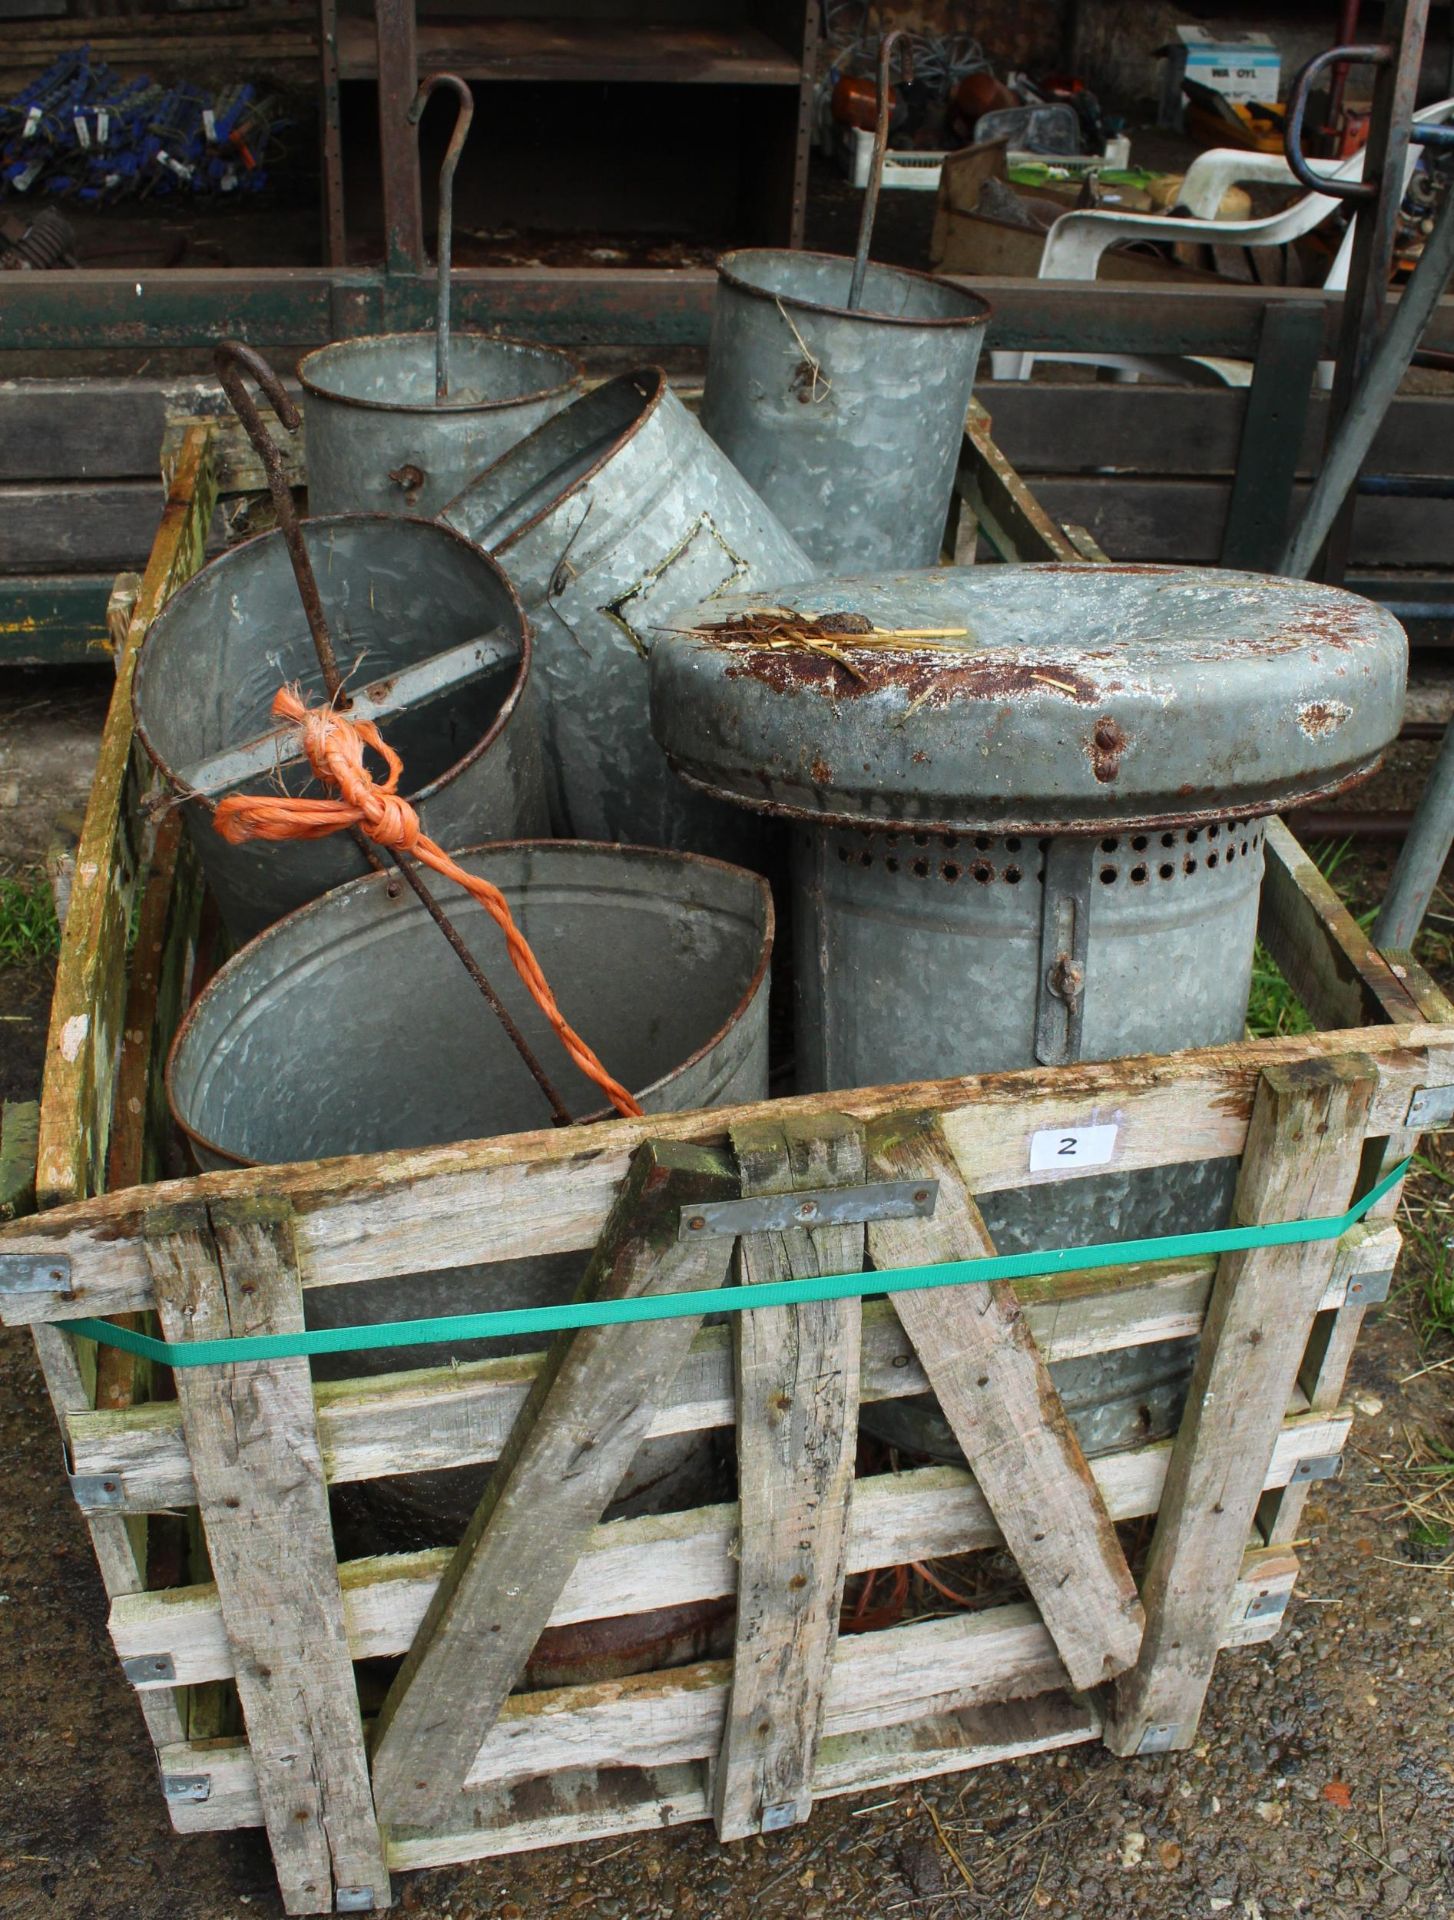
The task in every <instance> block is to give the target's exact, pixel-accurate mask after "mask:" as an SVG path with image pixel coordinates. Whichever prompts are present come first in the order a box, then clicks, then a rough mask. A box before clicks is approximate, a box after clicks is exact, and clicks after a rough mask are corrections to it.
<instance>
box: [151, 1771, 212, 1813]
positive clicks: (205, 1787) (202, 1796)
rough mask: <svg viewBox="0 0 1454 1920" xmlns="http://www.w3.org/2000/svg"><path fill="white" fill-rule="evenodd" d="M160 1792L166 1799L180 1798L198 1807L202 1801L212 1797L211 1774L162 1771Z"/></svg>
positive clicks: (189, 1804)
mask: <svg viewBox="0 0 1454 1920" xmlns="http://www.w3.org/2000/svg"><path fill="white" fill-rule="evenodd" d="M162 1793H163V1794H164V1796H165V1797H166V1798H167V1799H168V1800H181V1801H185V1802H186V1803H187V1805H188V1806H193V1807H200V1806H201V1805H202V1803H203V1802H204V1801H206V1800H210V1799H211V1798H212V1776H211V1774H210V1773H164V1774H163V1775H162Z"/></svg>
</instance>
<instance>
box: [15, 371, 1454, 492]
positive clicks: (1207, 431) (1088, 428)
mask: <svg viewBox="0 0 1454 1920" xmlns="http://www.w3.org/2000/svg"><path fill="white" fill-rule="evenodd" d="M975 393H976V395H977V397H978V398H979V399H980V400H981V401H982V402H983V404H984V406H985V408H986V410H987V411H988V413H989V415H990V417H991V419H992V420H993V421H994V426H995V442H996V445H998V446H999V447H1001V448H1002V449H1003V450H1004V452H1005V454H1006V455H1007V456H1008V458H1009V459H1010V460H1011V461H1012V462H1013V463H1014V465H1015V467H1016V468H1017V469H1018V470H1019V471H1020V472H1021V473H1033V474H1036V475H1040V476H1046V475H1050V474H1055V475H1065V474H1073V473H1106V472H1107V471H1108V470H1109V471H1112V472H1120V473H1125V474H1131V475H1135V476H1137V477H1140V478H1146V477H1150V476H1152V475H1162V474H1166V475H1172V476H1177V477H1183V478H1184V477H1187V476H1193V475H1208V474H1219V475H1225V476H1227V477H1229V478H1230V476H1231V475H1232V474H1233V473H1234V472H1235V471H1236V468H1237V456H1238V454H1239V452H1240V450H1241V440H1242V423H1243V420H1244V418H1245V415H1246V409H1247V389H1246V388H1245V387H1171V386H1153V385H1145V384H1143V385H1140V386H1125V385H1120V384H1116V385H1111V384H1108V383H1106V382H1104V381H1090V380H1088V381H1086V382H1085V383H1084V384H1079V383H1077V384H1075V385H1071V384H1068V383H1066V382H1063V381H1059V380H1057V381H1055V382H1054V383H1049V382H1036V381H1026V380H1015V381H1000V382H996V381H983V380H982V381H980V382H978V384H977V385H976V387H975ZM0 418H3V415H0ZM1327 425H1328V401H1327V396H1326V395H1325V394H1314V395H1313V396H1312V399H1311V401H1310V403H1309V407H1308V417H1307V421H1306V424H1305V426H1304V427H1303V430H1302V433H1301V436H1300V439H1299V443H1298V448H1297V455H1296V462H1297V472H1298V473H1299V475H1301V476H1302V477H1303V478H1311V476H1312V475H1313V474H1315V473H1316V472H1317V470H1318V467H1319V465H1320V463H1321V460H1322V449H1323V440H1324V438H1325V436H1326V433H1327ZM1451 434H1454V397H1451V396H1450V395H1447V394H1419V395H1417V396H1415V395H1406V396H1400V397H1399V398H1398V399H1397V400H1395V401H1394V403H1393V405H1392V406H1391V407H1390V408H1389V410H1388V413H1387V415H1386V417H1385V419H1384V423H1383V426H1382V427H1381V428H1380V429H1379V433H1378V438H1377V439H1376V440H1375V441H1374V444H1373V450H1372V452H1371V453H1370V454H1369V456H1368V461H1367V466H1368V471H1369V472H1370V473H1414V474H1437V473H1438V472H1440V470H1441V464H1447V455H1446V454H1445V453H1444V452H1443V449H1444V448H1445V447H1447V446H1448V445H1449V441H1450V436H1451ZM1035 484H1036V487H1037V489H1038V488H1039V487H1040V486H1041V485H1042V481H1041V480H1037V481H1036V483H1035Z"/></svg>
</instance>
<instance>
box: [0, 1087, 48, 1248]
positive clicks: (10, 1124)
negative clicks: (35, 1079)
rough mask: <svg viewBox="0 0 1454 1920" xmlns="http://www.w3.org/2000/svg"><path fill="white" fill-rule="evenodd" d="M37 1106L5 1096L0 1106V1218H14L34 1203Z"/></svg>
mask: <svg viewBox="0 0 1454 1920" xmlns="http://www.w3.org/2000/svg"><path fill="white" fill-rule="evenodd" d="M39 1138H40V1106H39V1104H38V1103H37V1102H36V1101H34V1100H7V1101H6V1102H5V1103H4V1105H3V1106H0V1220H18V1219H20V1218H21V1217H22V1215H24V1214H27V1213H30V1212H32V1211H33V1209H34V1207H35V1149H36V1142H37V1141H38V1140H39Z"/></svg>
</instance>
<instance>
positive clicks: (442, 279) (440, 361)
mask: <svg viewBox="0 0 1454 1920" xmlns="http://www.w3.org/2000/svg"><path fill="white" fill-rule="evenodd" d="M437 87H451V88H453V90H454V92H455V93H456V94H458V96H459V112H458V114H457V115H456V116H455V122H454V132H453V133H452V134H451V135H450V136H449V145H448V146H447V147H446V148H445V150H444V164H443V165H442V166H441V167H440V169H439V247H438V253H439V266H438V275H437V282H436V285H437V293H436V299H435V309H434V397H435V399H436V400H444V399H447V398H448V396H449V270H450V268H449V262H450V253H451V250H452V247H453V242H454V170H455V168H456V167H457V166H458V165H459V156H460V155H461V153H463V152H464V143H465V141H466V139H467V138H468V137H469V130H470V122H471V120H473V119H474V117H475V97H474V95H473V94H472V93H471V92H470V90H469V88H468V87H467V86H466V85H465V83H464V81H463V80H461V79H460V77H459V75H458V74H457V73H430V74H426V75H425V77H424V78H423V79H422V80H421V81H420V82H419V91H418V93H416V94H415V96H414V101H413V105H412V106H411V107H410V108H409V115H408V118H409V124H410V126H411V127H413V128H414V129H415V131H416V134H417V131H418V127H419V122H420V121H421V120H422V119H423V117H424V109H425V107H426V106H427V105H428V104H429V96H430V95H431V94H432V93H433V92H434V91H435V89H436V88H437Z"/></svg>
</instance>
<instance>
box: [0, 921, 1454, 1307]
mask: <svg viewBox="0 0 1454 1920" xmlns="http://www.w3.org/2000/svg"><path fill="white" fill-rule="evenodd" d="M72 910H73V912H74V907H73V909H72ZM54 1037H55V1036H53V1038H54ZM1349 1049H1354V1050H1356V1051H1358V1052H1359V1053H1361V1054H1365V1055H1367V1056H1368V1057H1369V1058H1370V1059H1372V1060H1373V1061H1374V1062H1375V1064H1376V1067H1377V1073H1378V1084H1377V1089H1376V1091H1375V1094H1374V1098H1373V1102H1372V1106H1371V1108H1370V1112H1369V1119H1368V1131H1369V1132H1370V1133H1376V1134H1380V1135H1382V1134H1388V1133H1393V1132H1396V1131H1398V1129H1399V1128H1400V1127H1402V1125H1403V1124H1404V1121H1405V1118H1406V1116H1407V1113H1408V1107H1409V1101H1410V1099H1411V1097H1412V1096H1413V1094H1414V1093H1415V1092H1416V1091H1417V1090H1418V1089H1419V1088H1420V1087H1424V1086H1445V1085H1448V1084H1450V1083H1451V1082H1454V1036H1451V1034H1450V1032H1449V1030H1448V1029H1447V1028H1444V1027H1440V1026H1434V1025H1424V1026H1416V1027H1405V1028H1398V1029H1395V1028H1393V1027H1369V1028H1363V1029H1358V1030H1355V1031H1352V1032H1345V1033H1331V1034H1305V1035H1298V1036H1292V1037H1289V1038H1285V1039H1274V1040H1263V1041H1256V1042H1243V1043H1241V1044H1238V1045H1234V1046H1225V1047H1210V1048H1206V1049H1204V1050H1201V1051H1197V1052H1188V1053H1179V1054H1175V1055H1172V1056H1169V1057H1163V1058H1159V1059H1158V1058H1155V1057H1151V1056H1147V1057H1143V1058H1139V1059H1134V1060H1117V1061H1108V1062H1105V1063H1102V1064H1091V1063H1086V1064H1083V1065H1079V1066H1077V1067H1076V1068H1075V1069H1074V1070H1073V1071H1072V1072H1067V1071H1066V1070H1065V1069H1064V1068H1060V1067H1052V1068H1045V1067H1041V1068H1033V1069H1028V1070H1023V1071H1019V1072H1015V1073H1005V1074H988V1075H985V1076H984V1077H983V1078H980V1079H975V1080H945V1081H935V1082H925V1083H924V1084H922V1085H920V1086H915V1087H894V1088H869V1089H864V1090H859V1091H856V1092H847V1093H833V1094H815V1095H807V1096H803V1097H800V1098H798V1099H794V1100H781V1101H772V1102H769V1103H765V1104H764V1105H763V1106H762V1107H760V1108H757V1109H754V1108H750V1107H749V1108H742V1109H737V1110H732V1109H726V1110H710V1111H702V1112H698V1113H695V1114H682V1115H678V1114H660V1115H652V1116H650V1118H649V1119H648V1120H646V1121H635V1120H616V1121H606V1122H603V1123H602V1124H601V1125H599V1126H596V1127H592V1128H591V1130H590V1142H589V1146H583V1145H582V1140H581V1136H580V1135H579V1133H576V1132H572V1131H570V1130H568V1129H561V1130H559V1131H557V1132H554V1133H534V1134H516V1135H513V1136H511V1137H510V1138H508V1139H501V1140H484V1141H471V1142H464V1143H460V1144H458V1145H454V1146H449V1147H432V1148H428V1149H425V1150H424V1151H422V1152H418V1153H413V1152H403V1153H394V1154H381V1155H361V1156H359V1157H357V1158H355V1159H352V1160H327V1161H310V1162H306V1163H302V1164H299V1165H295V1166H282V1167H267V1168H257V1169H249V1170H247V1171H243V1172H237V1173H210V1174H205V1175H202V1176H200V1177H198V1178H197V1179H194V1180H186V1181H178V1182H176V1183H175V1184H173V1185H171V1186H169V1187H168V1189H167V1194H166V1199H167V1201H168V1202H169V1203H176V1204H184V1203H189V1202H192V1201H196V1200H202V1201H210V1200H212V1199H222V1198H224V1197H231V1198H242V1197H246V1196H248V1195H251V1194H276V1195H278V1196H280V1197H284V1198H286V1199H287V1200H288V1201H289V1202H290V1204H291V1205H292V1206H293V1207H294V1209H295V1211H296V1213H297V1216H298V1219H297V1228H296V1231H297V1235H298V1243H299V1251H300V1256H301V1258H302V1260H303V1265H304V1275H303V1278H304V1284H305V1286H339V1285H347V1284H350V1283H352V1282H354V1281H357V1280H365V1279H375V1278H378V1277H380V1276H383V1275H392V1274H399V1273H419V1272H429V1271H431V1270H432V1269H435V1268H449V1267H456V1266H465V1265H471V1264H473V1263H475V1262H477V1261H491V1260H510V1259H517V1258H520V1257H521V1256H524V1255H527V1254H541V1253H559V1252H566V1251H572V1250H579V1249H582V1248H586V1247H590V1246H593V1245H594V1244H595V1242H596V1239H597V1237H598V1236H599V1234H600V1231H601V1227H602V1225H603V1224H604V1222H605V1219H606V1216H607V1213H608V1212H609V1210H610V1207H611V1205H612V1203H613V1201H614V1199H615V1197H616V1192H617V1190H618V1188H619V1186H620V1183H621V1181H622V1180H623V1179H624V1177H625V1173H626V1167H627V1164H628V1162H629V1159H630V1155H631V1153H632V1151H633V1150H634V1149H635V1148H636V1147H637V1146H638V1145H639V1144H640V1143H641V1140H642V1139H643V1138H645V1137H648V1136H651V1137H655V1138H660V1139H677V1140H683V1139H688V1140H695V1141H696V1142H697V1143H699V1144H702V1145H713V1146H717V1145H723V1144H725V1141H726V1137H727V1130H728V1128H730V1127H731V1126H732V1125H734V1124H736V1123H737V1121H738V1120H739V1119H741V1120H748V1119H750V1118H752V1117H753V1116H754V1114H755V1113H756V1114H761V1115H769V1114H770V1115H771V1117H772V1118H773V1119H774V1120H777V1119H783V1120H794V1121H796V1120H810V1119H812V1118H813V1117H814V1116H816V1115H820V1114H822V1113H825V1112H828V1111H839V1112H846V1113H848V1114H850V1115H852V1116H854V1117H855V1118H857V1119H860V1120H864V1121H868V1120H872V1119H875V1118H878V1117H881V1116H884V1115H886V1114H889V1113H894V1112H906V1111H919V1110H928V1109H933V1110H935V1111H938V1112H940V1113H941V1114H942V1117H943V1122H944V1129H945V1132H946V1134H947V1136H948V1139H949V1144H950V1146H951V1148H952V1149H953V1151H954V1156H955V1158H956V1160H957V1161H958V1162H959V1165H960V1168H961V1169H962V1171H963V1172H964V1175H965V1178H966V1180H967V1181H968V1183H969V1186H970V1188H971V1190H972V1191H973V1192H974V1193H976V1194H980V1193H992V1192H996V1191H999V1190H1001V1189H1003V1188H1006V1187H1023V1186H1037V1185H1040V1184H1043V1183H1045V1182H1048V1181H1050V1180H1053V1179H1057V1178H1065V1177H1066V1175H1065V1174H1064V1173H1063V1172H1057V1173H1055V1174H1032V1173H1031V1172H1030V1171H1029V1142H1030V1136H1031V1135H1032V1133H1034V1132H1035V1131H1036V1130H1037V1129H1039V1128H1043V1127H1065V1126H1074V1125H1076V1124H1078V1123H1083V1122H1084V1121H1085V1119H1086V1117H1087V1116H1088V1115H1091V1114H1095V1115H1099V1116H1101V1117H1106V1116H1114V1118H1115V1120H1116V1122H1117V1125H1118V1126H1119V1129H1120V1132H1119V1136H1118V1139H1117V1143H1116V1157H1115V1162H1114V1164H1115V1165H1116V1166H1117V1167H1118V1168H1122V1169H1124V1170H1126V1171H1130V1170H1131V1169H1133V1168H1140V1167H1155V1166H1168V1165H1173V1164H1176V1163H1178V1162H1181V1161H1188V1160H1192V1161H1200V1160H1212V1159H1225V1158H1228V1157H1235V1156H1237V1155H1239V1154H1240V1153H1241V1152H1242V1149H1243V1146H1244V1144H1245V1142H1246V1138H1247V1124H1248V1120H1249V1117H1250V1115H1251V1110H1252V1100H1253V1094H1254V1092H1255V1088H1256V1083H1257V1077H1258V1075H1259V1073H1261V1072H1262V1071H1263V1070H1264V1068H1267V1067H1271V1066H1275V1065H1278V1064H1281V1063H1290V1062H1295V1061H1315V1060H1319V1059H1324V1058H1330V1057H1334V1056H1336V1055H1338V1054H1340V1053H1342V1052H1345V1051H1348V1050H1349ZM43 1126H44V1121H43ZM1072 1177H1074V1176H1072ZM154 1204H156V1201H155V1198H154V1197H153V1196H151V1195H149V1194H147V1193H146V1192H145V1191H144V1190H141V1191H133V1192H131V1193H126V1194H111V1195H104V1196H102V1197H100V1198H98V1199H95V1200H91V1201H87V1202H86V1203H85V1204H84V1205H82V1206H77V1207H71V1208H66V1209H64V1210H58V1211H56V1212H55V1213H53V1214H50V1215H43V1216H39V1217H37V1218H36V1219H34V1220H23V1221H14V1222H11V1223H10V1224H9V1225H7V1226H4V1227H0V1255H4V1254H9V1253H24V1254H32V1253H33V1254H37V1255H40V1256H42V1257H43V1258H47V1259H48V1258H51V1257H52V1256H56V1255H59V1256H61V1258H62V1259H64V1260H65V1261H67V1262H69V1273H68V1276H67V1277H66V1279H64V1280H63V1281H60V1282H57V1283H56V1285H55V1286H54V1288H42V1287H37V1288H25V1289H12V1288H9V1287H7V1286H6V1284H5V1278H4V1267H3V1261H0V1323H3V1324H6V1325H30V1324H33V1323H35V1322H39V1321H47V1320H63V1319H71V1318H74V1317H75V1316H76V1315H77V1314H78V1313H96V1314H108V1313H115V1312H134V1311H137V1310H138V1309H141V1308H145V1307H147V1306H150V1305H151V1304H152V1290H151V1281H150V1278H149V1276H148V1273H147V1271H146V1265H145V1261H144V1260H143V1259H142V1258H141V1257H140V1251H139V1247H138V1243H137V1235H138V1232H139V1230H140V1226H141V1221H142V1218H143V1217H144V1214H145V1212H146V1210H147V1208H148V1207H149V1206H152V1205H154Z"/></svg>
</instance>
